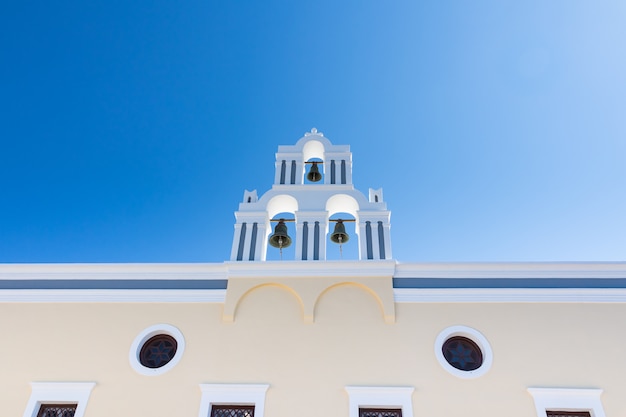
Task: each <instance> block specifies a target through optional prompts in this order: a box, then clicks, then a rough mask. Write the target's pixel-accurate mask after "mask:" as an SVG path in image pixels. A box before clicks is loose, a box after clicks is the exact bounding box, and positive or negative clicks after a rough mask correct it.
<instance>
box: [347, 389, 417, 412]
mask: <svg viewBox="0 0 626 417" xmlns="http://www.w3.org/2000/svg"><path fill="white" fill-rule="evenodd" d="M345 389H346V392H347V393H348V397H349V399H350V405H349V410H350V414H349V417H359V408H401V409H402V417H413V401H412V395H413V391H415V388H414V387H359V386H346V387H345Z"/></svg>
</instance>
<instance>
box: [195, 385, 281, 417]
mask: <svg viewBox="0 0 626 417" xmlns="http://www.w3.org/2000/svg"><path fill="white" fill-rule="evenodd" d="M268 388H269V384H200V391H201V392H202V398H201V400H200V411H199V413H198V417H209V416H210V413H211V406H212V405H213V404H216V405H229V404H232V405H254V416H255V417H263V415H264V413H265V393H266V392H267V389H268Z"/></svg>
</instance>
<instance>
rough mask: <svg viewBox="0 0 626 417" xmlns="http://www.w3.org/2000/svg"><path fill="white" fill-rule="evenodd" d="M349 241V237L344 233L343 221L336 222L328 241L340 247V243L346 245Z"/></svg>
mask: <svg viewBox="0 0 626 417" xmlns="http://www.w3.org/2000/svg"><path fill="white" fill-rule="evenodd" d="M349 239H350V236H348V234H347V233H346V226H345V225H344V224H343V220H341V219H339V220H337V223H335V230H333V233H332V234H331V235H330V240H331V241H333V242H335V243H339V244H340V245H341V244H342V243H346V242H347V241H348V240H349Z"/></svg>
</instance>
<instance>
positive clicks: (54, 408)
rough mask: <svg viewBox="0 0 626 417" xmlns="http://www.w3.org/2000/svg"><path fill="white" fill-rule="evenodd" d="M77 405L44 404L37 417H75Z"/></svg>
mask: <svg viewBox="0 0 626 417" xmlns="http://www.w3.org/2000/svg"><path fill="white" fill-rule="evenodd" d="M74 413H76V404H42V405H41V408H39V414H37V417H74Z"/></svg>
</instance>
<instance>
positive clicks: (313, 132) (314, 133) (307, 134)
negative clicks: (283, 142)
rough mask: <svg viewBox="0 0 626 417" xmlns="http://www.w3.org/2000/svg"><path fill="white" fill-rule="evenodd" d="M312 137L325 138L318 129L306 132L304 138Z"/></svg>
mask: <svg viewBox="0 0 626 417" xmlns="http://www.w3.org/2000/svg"><path fill="white" fill-rule="evenodd" d="M311 135H318V136H324V134H323V133H322V132H318V131H317V129H316V128H313V129H311V131H310V132H306V133H305V134H304V136H311Z"/></svg>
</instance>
